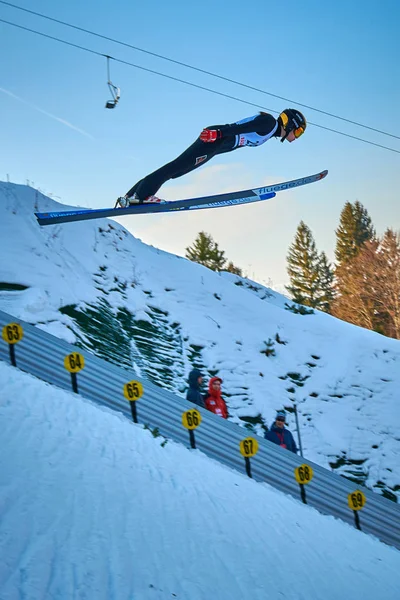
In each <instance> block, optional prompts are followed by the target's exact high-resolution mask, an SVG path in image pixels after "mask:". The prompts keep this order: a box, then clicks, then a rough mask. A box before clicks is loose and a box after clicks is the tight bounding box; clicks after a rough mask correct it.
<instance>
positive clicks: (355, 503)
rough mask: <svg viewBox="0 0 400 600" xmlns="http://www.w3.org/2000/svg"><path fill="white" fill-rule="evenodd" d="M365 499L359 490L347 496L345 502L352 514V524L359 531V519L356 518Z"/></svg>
mask: <svg viewBox="0 0 400 600" xmlns="http://www.w3.org/2000/svg"><path fill="white" fill-rule="evenodd" d="M366 501H367V498H366V497H365V494H363V492H362V491H361V490H355V491H354V492H351V493H350V494H349V495H348V496H347V502H348V505H349V507H350V508H351V510H352V511H353V512H354V522H355V524H356V527H357V529H359V530H360V531H361V524H360V517H359V516H358V511H359V510H361V509H363V508H364V506H365V503H366Z"/></svg>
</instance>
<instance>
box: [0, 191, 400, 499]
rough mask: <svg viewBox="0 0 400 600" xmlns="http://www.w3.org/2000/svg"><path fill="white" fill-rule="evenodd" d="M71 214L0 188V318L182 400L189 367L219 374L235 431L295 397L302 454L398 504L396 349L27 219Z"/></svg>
mask: <svg viewBox="0 0 400 600" xmlns="http://www.w3.org/2000/svg"><path fill="white" fill-rule="evenodd" d="M67 208H68V207H64V206H63V207H62V208H61V206H60V205H59V204H58V203H57V202H55V201H53V200H51V199H49V198H46V197H45V196H43V195H42V194H40V193H39V192H37V191H36V190H34V189H32V188H29V187H26V186H17V185H13V184H7V183H2V184H0V216H1V218H0V255H1V257H2V258H1V264H0V308H1V309H2V310H5V311H8V312H10V313H11V314H13V315H15V316H16V317H19V318H22V319H25V320H27V321H29V322H30V323H34V324H38V325H39V326H40V327H42V328H43V329H46V330H47V331H49V332H50V333H53V334H55V335H58V336H59V337H62V338H64V339H66V340H68V341H69V342H74V343H78V344H81V345H83V346H84V347H85V348H87V349H89V350H91V351H92V352H95V353H97V354H98V355H99V356H103V357H105V358H107V359H108V360H113V361H115V362H118V363H122V364H127V365H134V367H135V369H136V371H137V372H138V374H139V375H140V374H142V375H143V376H145V377H148V378H150V379H151V380H152V381H154V382H155V383H157V384H158V385H161V386H164V387H166V388H168V389H170V390H173V391H176V392H177V393H179V394H184V391H185V386H186V379H187V375H188V372H189V370H190V369H191V367H192V366H193V365H196V366H200V367H201V368H202V369H203V370H204V372H205V374H206V376H207V375H214V374H216V373H218V375H219V376H221V377H222V379H223V380H224V381H223V392H224V394H225V396H226V397H227V400H228V406H229V412H230V415H231V420H233V421H234V422H237V423H239V424H242V425H243V424H244V423H246V422H247V423H249V426H251V427H253V429H254V431H255V433H258V434H261V435H262V433H263V430H262V426H263V425H269V424H270V422H271V420H272V418H273V415H274V413H275V410H276V409H279V408H281V407H282V406H286V407H289V408H290V407H292V406H293V401H294V400H296V401H297V403H298V411H299V416H300V430H301V435H302V442H303V449H304V454H305V456H307V457H308V458H309V459H310V460H313V461H315V462H317V463H319V464H321V465H323V466H325V467H327V468H335V469H337V471H338V472H342V473H346V474H347V475H354V477H355V478H356V480H357V481H365V482H366V484H367V485H368V486H369V487H371V488H375V489H380V488H382V490H383V491H384V493H385V494H386V495H390V497H392V498H394V499H395V498H396V496H397V497H400V435H399V431H400V409H399V402H398V390H399V388H400V342H399V341H397V340H392V339H388V338H384V337H383V336H380V335H378V334H375V333H372V332H369V331H366V330H363V329H360V328H357V327H355V326H353V325H350V324H347V323H344V322H341V321H338V320H337V319H334V318H333V317H330V316H328V315H325V314H323V313H319V312H318V311H316V312H315V313H314V314H311V315H305V316H304V315H301V314H294V313H293V312H291V311H290V310H287V304H291V303H290V301H288V299H287V298H285V297H284V296H282V295H280V294H278V293H276V292H272V291H271V290H268V289H267V288H265V287H263V286H260V285H258V284H255V283H254V282H250V281H248V280H242V279H241V278H238V277H235V276H233V275H231V274H228V273H225V274H217V273H214V272H212V271H209V270H208V269H206V268H204V267H202V266H200V265H197V264H193V263H191V262H189V261H187V260H185V259H183V258H180V257H176V256H174V255H171V254H168V253H166V252H163V251H161V250H158V249H156V248H153V247H149V246H147V245H145V244H143V243H142V242H141V241H140V240H138V239H135V238H134V237H133V236H131V235H130V234H129V233H128V232H127V231H126V230H125V229H124V228H123V227H122V226H121V225H119V224H117V223H115V222H113V221H110V220H99V221H93V222H88V223H76V224H67V225H56V226H51V227H46V228H40V227H39V226H38V225H37V223H36V220H35V218H34V216H33V212H34V211H35V210H40V211H46V210H57V209H67ZM270 347H272V348H273V350H274V353H275V355H269V356H267V354H268V352H266V350H267V348H270ZM289 428H290V429H292V430H294V429H295V422H294V419H293V416H291V417H290V419H289Z"/></svg>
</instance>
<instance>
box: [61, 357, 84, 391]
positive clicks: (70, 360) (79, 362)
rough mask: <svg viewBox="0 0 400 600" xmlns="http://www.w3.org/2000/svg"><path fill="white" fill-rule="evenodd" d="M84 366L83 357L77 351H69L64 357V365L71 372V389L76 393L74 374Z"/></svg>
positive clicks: (76, 381) (76, 384)
mask: <svg viewBox="0 0 400 600" xmlns="http://www.w3.org/2000/svg"><path fill="white" fill-rule="evenodd" d="M84 366H85V359H84V358H83V356H82V354H79V352H71V354H68V355H67V356H66V357H65V358H64V367H65V368H66V370H67V371H69V373H71V382H72V390H73V391H74V392H75V394H77V393H78V380H77V377H76V374H77V373H79V371H82V369H83V368H84Z"/></svg>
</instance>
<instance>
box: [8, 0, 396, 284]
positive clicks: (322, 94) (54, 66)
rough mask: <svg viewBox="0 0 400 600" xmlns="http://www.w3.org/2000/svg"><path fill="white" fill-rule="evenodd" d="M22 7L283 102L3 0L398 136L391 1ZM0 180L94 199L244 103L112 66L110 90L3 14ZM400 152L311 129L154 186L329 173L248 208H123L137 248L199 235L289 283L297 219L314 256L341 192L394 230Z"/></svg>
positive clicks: (32, 21)
mask: <svg viewBox="0 0 400 600" xmlns="http://www.w3.org/2000/svg"><path fill="white" fill-rule="evenodd" d="M15 3H16V4H18V5H19V6H22V7H25V8H29V9H32V10H35V11H37V12H41V13H44V14H46V15H48V16H51V17H54V18H56V19H60V20H63V21H67V22H69V23H72V24H75V25H78V26H80V27H83V28H85V29H89V30H93V31H95V32H98V33H101V34H103V35H106V36H109V37H112V38H117V39H119V40H121V41H124V42H127V43H131V44H133V45H135V46H138V47H141V48H144V49H146V50H149V51H152V52H155V53H157V54H161V55H165V56H167V57H170V58H172V59H175V60H178V61H182V62H185V63H189V64H192V65H194V66H197V67H199V68H202V69H205V70H209V71H212V72H215V73H218V74H221V75H223V76H225V77H228V78H231V79H234V80H237V81H240V82H242V83H245V84H248V85H251V86H254V87H257V88H260V89H262V90H266V91H269V92H272V93H274V94H278V95H280V96H283V97H286V98H290V99H291V100H292V102H291V103H287V102H285V101H281V100H279V99H276V98H272V97H270V96H267V95H264V94H262V93H259V92H255V91H252V90H247V89H244V88H241V87H238V86H235V85H233V84H230V83H227V82H223V81H221V80H218V79H215V78H212V77H208V76H206V75H202V74H200V73H197V72H195V71H193V70H189V69H186V68H184V67H180V66H178V65H174V64H172V63H169V62H165V61H162V60H160V59H157V58H155V57H152V56H149V55H147V54H144V53H141V52H137V51H134V50H131V49H129V48H125V47H122V46H118V45H116V44H114V43H112V42H108V41H106V40H101V39H98V38H95V37H92V36H88V35H86V34H83V33H81V32H78V31H75V30H72V29H69V28H66V27H63V26H61V25H57V24H56V23H52V22H49V21H46V20H43V19H40V18H38V17H35V16H33V15H29V14H27V13H24V12H21V11H19V10H15V9H14V8H11V7H9V6H5V5H3V4H0V18H2V19H6V20H9V21H13V22H16V23H19V24H20V25H24V26H26V27H30V28H33V29H37V30H39V31H42V32H44V33H47V34H49V35H53V36H55V37H60V38H63V39H65V40H68V41H70V42H73V43H75V44H79V45H82V46H85V47H87V48H91V49H93V50H95V51H97V52H100V53H103V54H109V55H111V56H113V57H115V58H119V59H122V60H125V61H128V62H132V63H136V64H138V65H141V66H143V67H147V68H149V69H154V70H156V71H160V72H163V73H165V74H168V75H171V76H173V77H178V78H181V79H185V80H188V81H191V82H193V83H196V84H198V85H202V86H205V87H209V88H212V89H215V90H217V91H220V92H222V93H225V94H229V95H232V96H236V97H238V98H241V99H242V100H245V101H247V102H250V103H255V104H258V105H260V106H262V107H264V108H265V109H268V110H270V111H271V112H273V114H275V115H276V114H277V113H279V112H280V111H281V110H282V109H283V108H285V106H286V105H287V104H289V105H294V106H296V104H297V103H304V104H308V105H311V106H314V107H317V108H320V109H322V110H325V111H328V112H331V113H334V114H338V115H341V116H343V117H346V118H348V119H351V120H355V121H358V122H361V123H365V124H367V125H371V126H373V127H376V128H378V129H379V128H382V129H383V130H385V131H389V132H391V133H394V134H395V135H398V136H400V111H399V106H400V77H399V75H400V73H399V62H398V61H399V56H400V38H399V36H398V24H399V21H400V7H399V4H398V2H397V1H395V0H386V1H384V2H383V3H382V4H381V5H380V7H378V5H377V3H376V2H375V1H372V0H368V1H366V2H360V1H356V2H346V1H344V0H339V1H337V2H335V3H334V4H332V5H331V6H327V5H326V3H321V2H316V1H308V2H303V3H299V2H293V1H292V0H287V1H286V2H285V3H284V4H281V5H279V4H277V3H275V2H274V3H269V2H266V1H265V0H255V1H252V0H250V1H249V2H246V3H243V2H238V1H237V0H233V1H231V2H229V3H227V2H225V1H224V2H223V1H221V0H213V1H211V0H204V1H203V2H201V3H188V2H186V1H183V0H171V1H169V2H167V3H162V2H142V3H138V2H135V3H132V2H131V1H128V0H115V1H114V2H113V3H110V2H109V1H107V2H106V1H105V0H98V1H96V2H94V1H88V2H82V1H81V0H80V1H78V0H70V1H69V2H64V3H54V2H53V1H50V0H36V1H35V2H34V3H31V2H28V1H27V0H25V1H22V0H21V1H20V2H17V1H16V2H15ZM0 51H1V55H2V69H1V78H0V115H1V117H0V118H1V141H2V143H1V145H0V179H6V178H7V176H9V178H10V180H11V181H14V182H17V183H23V182H25V181H26V180H29V181H31V182H34V184H35V186H38V187H40V188H41V189H42V190H43V191H44V192H45V193H52V194H53V195H54V196H55V197H59V198H60V199H61V201H62V202H63V203H66V204H72V205H81V206H90V207H93V208H95V207H105V206H109V205H111V204H113V203H114V201H115V198H116V197H117V196H119V195H121V194H123V193H125V192H126V191H127V189H128V188H129V187H130V186H131V185H132V184H133V183H135V181H137V180H138V179H140V178H141V177H143V176H144V175H145V174H147V173H148V172H150V171H152V170H154V169H155V168H157V167H159V166H161V165H162V164H164V163H165V162H167V161H169V160H171V159H173V158H174V157H175V156H177V155H178V154H180V153H181V152H182V151H183V150H184V149H185V148H186V147H187V146H188V145H189V144H190V143H192V141H193V140H194V139H195V138H196V137H197V135H198V134H199V132H200V131H201V129H202V128H203V126H205V125H208V124H210V123H229V122H233V121H235V120H238V119H240V118H243V117H246V116H249V115H252V114H254V113H256V112H257V108H256V107H252V106H249V105H246V104H244V103H241V102H238V101H235V100H231V99H228V98H224V97H222V96H218V95H215V94H211V93H209V92H206V91H203V90H199V89H196V88H193V87H190V86H187V85H185V84H182V83H178V82H175V81H172V80H170V79H166V78H164V77H160V76H157V75H153V74H150V73H146V72H145V71H142V70H139V69H135V68H132V67H130V66H127V65H123V64H120V63H117V62H112V63H111V78H112V80H113V81H114V82H115V83H116V84H117V85H118V86H120V87H121V90H122V96H121V100H120V103H119V105H118V107H117V108H116V109H115V110H113V111H111V110H106V109H105V108H104V104H105V101H106V100H107V99H108V98H109V97H110V94H109V91H108V88H107V85H106V81H107V72H106V61H105V59H104V58H101V57H99V56H95V55H93V54H90V53H87V52H83V51H81V50H78V49H74V48H71V47H69V46H65V45H63V44H60V43H57V42H54V41H51V40H49V39H46V38H43V37H40V36H37V35H35V34H32V33H28V32H25V31H22V30H19V29H16V28H14V27H11V26H9V25H6V24H3V23H0ZM302 110H303V112H304V113H305V115H306V117H307V118H308V120H309V121H311V122H312V123H318V124H321V125H325V126H327V127H331V128H334V129H339V130H341V131H345V132H347V133H349V134H351V135H356V136H359V137H362V138H366V139H369V140H371V141H375V142H377V143H380V144H383V145H386V146H391V147H393V148H395V149H397V150H400V141H399V140H396V139H393V138H389V137H385V136H383V135H379V134H376V133H373V132H369V131H367V130H365V129H361V128H359V127H355V126H352V125H349V124H346V123H343V122H340V121H337V120H335V119H332V118H330V117H327V116H324V115H321V114H318V113H317V112H314V111H312V110H306V109H302ZM399 167H400V154H395V153H393V152H389V151H385V150H382V149H380V148H376V147H374V146H369V145H366V144H363V143H361V142H359V141H356V140H352V139H349V138H346V137H342V136H339V135H336V134H334V133H330V132H326V131H324V130H322V129H320V128H317V127H315V126H314V127H313V126H311V125H310V127H309V128H308V130H307V133H306V135H304V136H303V138H301V140H299V141H297V142H295V143H293V144H291V145H289V144H287V143H285V144H280V143H279V142H277V141H275V140H271V141H270V142H268V143H267V144H265V145H264V146H262V147H261V148H244V149H241V150H238V151H237V152H233V153H230V154H227V155H224V156H222V157H217V158H216V159H215V160H214V161H212V162H210V163H208V165H207V166H205V167H204V168H202V169H199V170H198V171H197V172H195V173H193V174H191V175H188V176H186V177H184V178H182V179H180V180H175V181H174V182H170V183H168V184H166V185H165V186H164V187H163V188H162V192H161V193H160V195H161V196H164V197H166V198H168V199H171V200H172V199H176V198H182V197H186V196H187V195H202V194H205V193H210V194H211V193H221V192H225V191H227V190H235V189H244V188H246V187H256V186H259V185H263V184H264V183H268V182H271V183H272V182H273V181H280V180H286V179H293V178H296V177H300V176H302V175H308V174H311V173H314V172H317V171H320V170H322V169H325V168H327V169H329V176H328V178H327V179H326V180H325V181H323V182H320V183H317V184H314V185H313V186H309V187H307V188H303V189H301V190H300V189H299V190H296V191H292V192H288V193H285V194H281V195H280V196H279V199H276V200H273V201H271V202H269V203H262V205H258V206H256V205H255V206H252V207H250V206H249V207H241V208H230V209H220V210H215V211H201V212H199V213H197V214H194V213H193V214H191V215H183V214H182V215H167V216H165V217H161V216H148V217H140V219H139V218H134V217H130V218H127V219H125V220H124V221H123V223H124V224H125V225H126V226H127V228H128V229H130V231H132V233H134V234H135V235H137V236H138V237H141V239H143V241H146V242H148V243H151V244H153V245H156V246H158V247H161V248H163V249H166V250H169V251H171V252H174V253H177V254H184V252H185V247H186V246H187V245H189V244H190V243H192V241H193V240H194V238H195V236H196V234H197V232H198V231H200V230H205V231H207V232H208V233H210V234H211V235H213V237H214V239H215V240H216V241H217V242H218V243H219V245H220V247H221V248H222V249H224V250H225V251H226V254H227V256H228V258H229V259H232V260H233V262H234V263H235V264H237V265H238V266H241V267H242V268H244V270H245V271H247V273H248V274H249V275H250V276H253V275H254V276H255V277H256V278H257V279H258V280H260V281H267V280H268V279H269V278H271V279H272V280H273V282H274V283H276V284H279V283H282V282H284V281H286V280H287V275H286V271H285V265H286V260H285V259H286V254H287V250H288V246H289V244H290V243H291V242H292V241H293V237H294V235H295V231H296V228H297V225H298V223H299V221H300V220H301V219H303V220H304V221H305V222H306V223H307V225H308V226H309V227H311V229H312V231H313V234H314V237H315V239H316V242H317V247H318V250H320V251H322V250H325V251H326V252H327V253H328V256H329V257H330V258H331V259H333V249H334V244H335V234H334V230H335V229H336V227H337V225H338V220H339V216H340V211H341V209H342V208H343V205H344V203H345V202H346V201H351V202H354V201H355V200H360V201H361V202H362V203H363V204H364V205H365V206H366V208H367V209H368V211H369V213H370V215H371V217H372V220H373V222H374V224H375V226H376V228H377V230H378V233H383V231H384V230H385V228H386V227H392V228H394V229H396V230H399V229H400V208H399V199H400V198H399V193H398V191H397V190H398V185H399V184H398V172H399Z"/></svg>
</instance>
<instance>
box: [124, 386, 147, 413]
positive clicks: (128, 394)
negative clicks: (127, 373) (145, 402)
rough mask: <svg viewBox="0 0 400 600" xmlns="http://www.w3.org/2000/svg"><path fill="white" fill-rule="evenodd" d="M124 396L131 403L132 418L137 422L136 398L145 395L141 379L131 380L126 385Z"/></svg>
mask: <svg viewBox="0 0 400 600" xmlns="http://www.w3.org/2000/svg"><path fill="white" fill-rule="evenodd" d="M124 396H125V398H126V399H127V400H128V401H129V404H130V405H131V412H132V419H133V422H134V423H137V422H138V420H137V412H136V400H139V398H141V397H142V396H143V386H142V384H141V383H140V381H135V380H133V381H129V382H128V383H125V385H124Z"/></svg>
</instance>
